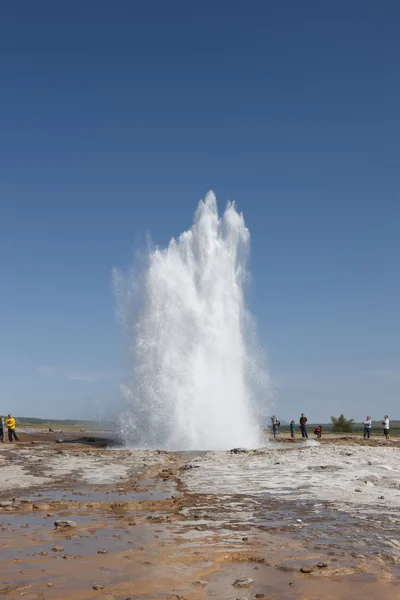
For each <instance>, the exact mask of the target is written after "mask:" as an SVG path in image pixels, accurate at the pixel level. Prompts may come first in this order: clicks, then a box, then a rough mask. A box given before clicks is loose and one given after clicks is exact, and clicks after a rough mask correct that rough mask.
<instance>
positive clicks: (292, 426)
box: [290, 419, 296, 439]
mask: <svg viewBox="0 0 400 600" xmlns="http://www.w3.org/2000/svg"><path fill="white" fill-rule="evenodd" d="M295 429H296V423H295V422H294V421H293V419H292V420H291V421H290V437H291V438H293V439H294V431H295Z"/></svg>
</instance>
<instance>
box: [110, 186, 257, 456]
mask: <svg viewBox="0 0 400 600" xmlns="http://www.w3.org/2000/svg"><path fill="white" fill-rule="evenodd" d="M249 244H250V234H249V231H248V229H247V227H246V226H245V223H244V218H243V215H242V214H239V213H238V212H237V210H236V208H235V204H234V203H228V205H227V207H226V210H225V212H224V214H223V215H222V217H220V216H219V215H218V209H217V202H216V198H215V195H214V194H213V193H212V192H209V193H208V194H207V196H206V198H205V200H204V201H200V203H199V205H198V208H197V211H196V214H195V218H194V223H193V225H192V227H191V229H189V230H188V231H185V232H183V233H182V234H181V235H180V236H179V238H177V239H172V240H171V241H170V243H169V245H168V247H167V248H164V249H160V248H157V247H156V248H152V249H150V250H148V252H147V253H146V256H145V260H144V261H143V262H142V264H141V265H140V268H134V269H133V270H132V271H131V273H130V274H128V275H123V274H121V273H120V272H119V271H115V272H114V285H115V290H116V295H117V306H118V314H119V317H120V320H121V322H122V323H123V326H124V328H125V330H126V331H127V333H128V337H129V339H130V342H131V344H132V346H131V351H132V378H131V380H130V381H129V383H128V384H126V385H124V386H123V389H122V392H123V396H124V399H125V403H126V410H125V412H124V414H123V415H122V417H121V421H120V429H121V436H122V438H123V439H124V441H125V443H126V444H127V445H129V446H134V447H147V448H163V449H169V450H218V449H228V448H231V447H234V446H245V447H256V446H258V445H259V444H260V427H259V424H260V409H263V411H264V413H265V410H266V402H267V394H268V377H267V372H266V369H265V363H264V356H263V353H262V352H261V350H260V348H259V346H258V344H257V341H256V335H255V327H254V322H253V319H252V317H251V315H250V314H249V312H248V311H247V309H246V306H245V293H244V291H245V288H246V283H247V279H248V277H247V271H246V266H247V259H248V255H249Z"/></svg>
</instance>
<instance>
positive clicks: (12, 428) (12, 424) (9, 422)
mask: <svg viewBox="0 0 400 600" xmlns="http://www.w3.org/2000/svg"><path fill="white" fill-rule="evenodd" d="M15 425H16V423H15V419H14V417H13V416H12V415H8V419H7V420H6V426H7V427H8V439H9V441H10V442H12V441H13V438H14V440H15V441H16V442H18V441H19V440H18V436H17V434H16V433H15Z"/></svg>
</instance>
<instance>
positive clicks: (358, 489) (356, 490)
mask: <svg viewBox="0 0 400 600" xmlns="http://www.w3.org/2000/svg"><path fill="white" fill-rule="evenodd" d="M354 491H355V492H362V490H360V488H356V489H355V490H354Z"/></svg>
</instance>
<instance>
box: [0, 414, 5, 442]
mask: <svg viewBox="0 0 400 600" xmlns="http://www.w3.org/2000/svg"><path fill="white" fill-rule="evenodd" d="M0 442H1V443H2V444H3V443H4V419H3V417H0Z"/></svg>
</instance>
